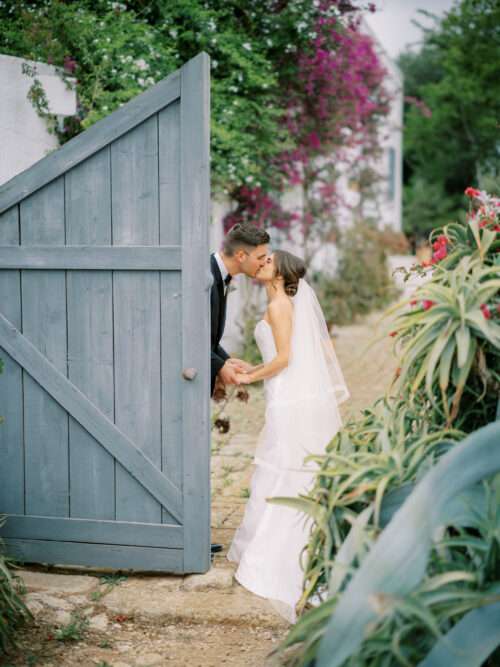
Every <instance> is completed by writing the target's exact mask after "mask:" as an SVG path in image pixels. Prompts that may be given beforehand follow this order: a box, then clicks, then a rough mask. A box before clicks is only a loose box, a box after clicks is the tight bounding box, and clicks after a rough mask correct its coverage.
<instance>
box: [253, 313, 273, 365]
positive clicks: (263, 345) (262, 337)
mask: <svg viewBox="0 0 500 667" xmlns="http://www.w3.org/2000/svg"><path fill="white" fill-rule="evenodd" d="M254 336H255V341H256V343H257V346H258V348H259V350H260V353H261V355H262V361H263V362H264V363H265V364H267V363H269V362H270V361H271V359H273V358H274V357H275V356H276V345H275V344H274V336H273V331H272V329H271V325H270V324H269V323H268V322H266V320H259V321H258V322H257V324H256V325H255V330H254Z"/></svg>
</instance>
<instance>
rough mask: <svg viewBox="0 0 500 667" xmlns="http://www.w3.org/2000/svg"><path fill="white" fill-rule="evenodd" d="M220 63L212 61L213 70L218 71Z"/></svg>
mask: <svg viewBox="0 0 500 667" xmlns="http://www.w3.org/2000/svg"><path fill="white" fill-rule="evenodd" d="M218 64H219V63H218V62H217V61H216V60H212V69H217V65H218Z"/></svg>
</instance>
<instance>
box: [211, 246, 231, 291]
mask: <svg viewBox="0 0 500 667" xmlns="http://www.w3.org/2000/svg"><path fill="white" fill-rule="evenodd" d="M214 257H215V261H216V262H217V266H218V267H219V271H220V274H221V276H222V282H224V281H225V280H226V277H227V276H228V275H229V271H228V270H227V269H226V265H225V264H224V262H223V261H222V257H221V256H220V255H219V253H218V252H214ZM228 289H229V285H226V284H224V296H226V293H227V290H228Z"/></svg>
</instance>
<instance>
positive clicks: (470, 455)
mask: <svg viewBox="0 0 500 667" xmlns="http://www.w3.org/2000/svg"><path fill="white" fill-rule="evenodd" d="M499 444H500V422H496V423H494V424H490V425H488V426H486V427H483V428H482V429H480V430H478V431H476V432H474V433H473V434H470V435H469V436H468V437H467V438H466V439H465V440H464V441H463V442H462V443H460V444H459V445H456V446H454V447H452V448H451V449H450V450H449V451H448V453H447V454H446V455H444V456H443V457H442V458H441V460H440V462H439V463H438V464H437V465H435V466H434V467H433V468H431V469H430V470H428V472H427V473H426V475H425V476H424V477H423V478H422V479H421V481H420V482H419V483H418V484H416V485H415V486H412V487H411V489H410V490H411V493H409V494H402V495H400V496H399V505H398V501H397V500H396V499H394V498H392V499H391V498H390V496H387V498H386V500H389V503H388V507H387V508H386V510H387V511H386V512H385V518H384V519H383V525H384V526H385V527H384V530H383V531H382V533H381V534H380V535H379V536H378V537H377V536H376V535H375V534H373V533H372V534H371V535H370V534H367V533H366V532H365V531H364V527H365V524H366V522H367V519H368V518H369V516H370V514H372V513H373V512H374V511H375V507H374V505H375V503H372V505H371V506H369V507H368V508H366V509H365V510H364V512H363V513H361V514H359V515H358V516H357V518H356V519H355V520H354V521H353V526H352V528H351V531H350V533H349V536H348V538H347V539H346V540H345V541H344V542H343V544H342V547H341V549H340V550H339V552H338V554H337V558H336V560H335V564H334V565H333V567H332V568H331V570H330V582H329V583H330V591H329V595H330V596H329V598H328V599H327V600H326V601H325V602H324V603H322V604H320V605H319V606H318V607H316V608H313V609H311V610H310V611H308V612H307V613H305V614H304V615H303V616H302V617H301V619H300V620H299V622H298V623H297V624H296V626H295V627H294V628H293V629H292V630H291V632H290V633H289V635H288V637H287V638H286V640H285V642H284V644H283V645H282V647H281V650H283V649H284V648H288V647H290V646H293V645H296V644H298V645H299V646H300V651H299V652H298V653H297V654H292V656H291V657H289V658H288V662H287V663H286V664H289V665H300V666H302V667H306V666H307V667H312V665H315V666H316V667H378V666H379V665H380V666H382V665H384V666H386V667H393V666H395V665H405V666H415V665H419V664H420V663H421V664H422V667H424V665H425V667H429V665H435V667H438V666H439V667H444V665H449V664H453V665H457V664H461V665H464V667H465V665H467V667H480V665H482V664H483V662H484V660H485V659H486V658H487V657H488V656H489V655H490V653H491V652H492V651H493V650H494V649H495V648H496V647H497V646H498V645H500V623H498V620H499V618H500V583H499V579H500V557H499V556H500V475H497V476H496V477H495V476H494V477H493V478H492V479H490V480H489V481H488V482H486V483H485V482H482V480H484V479H487V478H490V477H491V476H492V475H494V473H495V472H496V471H499V470H500V447H499ZM478 482H480V483H478ZM405 496H408V497H405ZM384 503H385V501H384ZM384 503H383V505H384ZM382 516H384V509H383V510H382ZM360 537H362V539H360ZM479 610H481V611H479ZM479 621H481V623H482V624H483V625H484V628H483V630H482V631H481V632H480V633H478V632H476V630H475V628H476V627H477V625H478V622H479ZM457 625H459V626H460V632H459V630H456V629H455V626H457ZM457 636H459V637H460V642H459V644H456V643H455V644H452V643H450V642H451V640H453V639H454V638H455V639H456V637H457ZM458 649H460V651H462V654H460V651H459V650H458ZM454 651H455V652H457V654H455V653H454ZM436 656H438V657H437V658H436ZM440 656H442V658H441V657H440ZM444 657H447V659H448V662H446V661H445V660H444ZM452 657H453V658H454V659H453V660H452V659H451V658H452ZM424 660H426V662H424ZM450 660H451V662H450ZM459 660H461V661H462V662H459ZM436 661H437V662H436Z"/></svg>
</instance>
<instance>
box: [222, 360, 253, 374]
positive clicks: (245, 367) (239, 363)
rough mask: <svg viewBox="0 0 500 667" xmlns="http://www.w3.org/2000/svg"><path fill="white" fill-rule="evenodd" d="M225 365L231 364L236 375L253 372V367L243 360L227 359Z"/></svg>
mask: <svg viewBox="0 0 500 667" xmlns="http://www.w3.org/2000/svg"><path fill="white" fill-rule="evenodd" d="M226 364H231V365H232V366H234V368H235V370H236V371H237V372H238V373H250V372H251V371H253V366H252V364H249V363H248V362H247V361H243V359H236V358H234V357H231V359H228V360H227V361H226Z"/></svg>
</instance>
